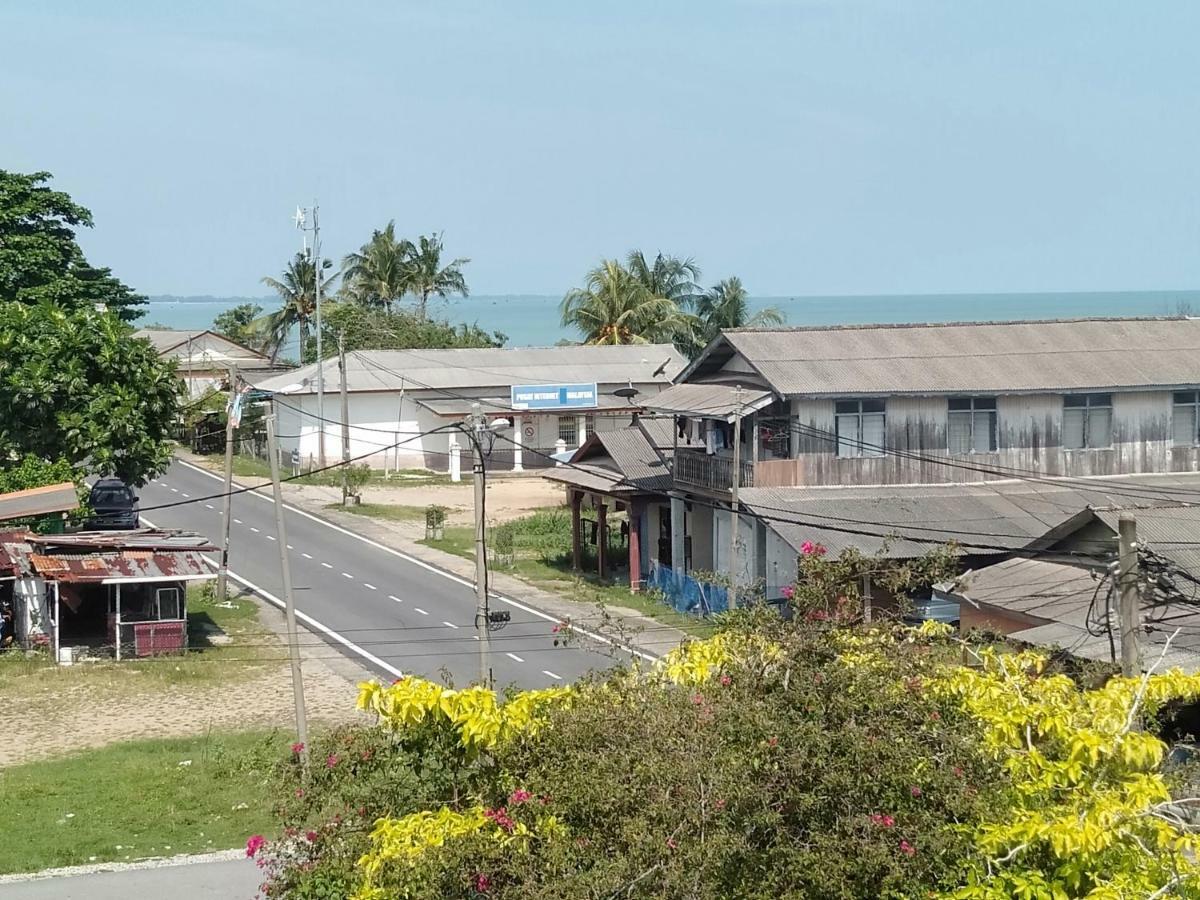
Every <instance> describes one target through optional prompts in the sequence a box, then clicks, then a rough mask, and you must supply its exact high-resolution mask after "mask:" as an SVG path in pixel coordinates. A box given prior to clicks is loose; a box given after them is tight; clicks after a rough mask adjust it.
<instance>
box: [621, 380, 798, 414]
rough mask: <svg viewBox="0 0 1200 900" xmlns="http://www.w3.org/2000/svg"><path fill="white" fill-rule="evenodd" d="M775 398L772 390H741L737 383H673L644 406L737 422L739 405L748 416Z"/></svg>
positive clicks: (649, 399)
mask: <svg viewBox="0 0 1200 900" xmlns="http://www.w3.org/2000/svg"><path fill="white" fill-rule="evenodd" d="M774 399H775V395H774V394H773V393H772V392H771V391H764V390H762V389H760V388H745V387H743V388H741V390H740V392H739V390H738V387H737V385H733V384H705V383H695V384H691V383H687V384H675V385H672V386H671V387H669V388H667V389H666V390H665V391H661V392H659V393H657V394H654V395H653V396H651V397H648V398H647V399H646V402H645V403H644V404H643V405H644V406H645V407H646V409H648V410H651V411H652V412H659V413H667V414H669V415H675V416H695V417H697V418H701V419H726V420H728V421H733V419H734V417H735V416H736V415H737V413H738V411H739V408H740V411H741V414H742V415H745V414H746V413H751V412H756V411H758V410H760V409H762V408H763V407H766V406H769V405H770V404H771V402H772V401H773V400H774Z"/></svg>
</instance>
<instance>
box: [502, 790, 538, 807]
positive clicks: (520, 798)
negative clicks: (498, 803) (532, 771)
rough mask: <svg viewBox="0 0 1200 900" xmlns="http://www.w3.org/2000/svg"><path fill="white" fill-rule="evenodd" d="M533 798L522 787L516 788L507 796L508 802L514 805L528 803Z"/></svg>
mask: <svg viewBox="0 0 1200 900" xmlns="http://www.w3.org/2000/svg"><path fill="white" fill-rule="evenodd" d="M532 799H533V794H531V793H529V791H527V790H525V789H524V788H517V789H516V790H515V791H513V792H512V794H511V795H510V796H509V798H508V802H509V803H512V804H513V805H516V804H518V803H528V802H529V801H530V800H532Z"/></svg>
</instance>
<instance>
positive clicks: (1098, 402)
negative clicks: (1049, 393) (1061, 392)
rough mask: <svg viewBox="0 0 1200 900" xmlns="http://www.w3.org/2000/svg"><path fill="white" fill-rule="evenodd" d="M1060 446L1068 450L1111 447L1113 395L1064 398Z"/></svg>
mask: <svg viewBox="0 0 1200 900" xmlns="http://www.w3.org/2000/svg"><path fill="white" fill-rule="evenodd" d="M1062 445H1063V447H1064V448H1065V449H1067V450H1085V449H1087V450H1094V449H1097V448H1101V447H1111V446H1112V394H1067V396H1066V397H1064V398H1063V423H1062Z"/></svg>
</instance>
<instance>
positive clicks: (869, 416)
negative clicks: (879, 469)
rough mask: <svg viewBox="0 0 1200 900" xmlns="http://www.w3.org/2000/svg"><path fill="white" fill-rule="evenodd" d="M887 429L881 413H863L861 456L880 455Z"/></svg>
mask: <svg viewBox="0 0 1200 900" xmlns="http://www.w3.org/2000/svg"><path fill="white" fill-rule="evenodd" d="M886 437H887V429H886V424H885V419H884V414H883V413H863V417H862V442H863V448H862V453H861V455H862V456H882V455H883V452H884V451H883V446H884V441H885V439H886Z"/></svg>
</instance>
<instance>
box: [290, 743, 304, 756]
mask: <svg viewBox="0 0 1200 900" xmlns="http://www.w3.org/2000/svg"><path fill="white" fill-rule="evenodd" d="M303 752H304V742H303V741H297V742H296V743H294V744H292V756H299V755H300V754H301V753H303Z"/></svg>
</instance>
